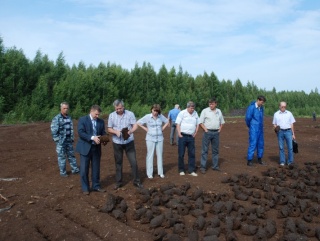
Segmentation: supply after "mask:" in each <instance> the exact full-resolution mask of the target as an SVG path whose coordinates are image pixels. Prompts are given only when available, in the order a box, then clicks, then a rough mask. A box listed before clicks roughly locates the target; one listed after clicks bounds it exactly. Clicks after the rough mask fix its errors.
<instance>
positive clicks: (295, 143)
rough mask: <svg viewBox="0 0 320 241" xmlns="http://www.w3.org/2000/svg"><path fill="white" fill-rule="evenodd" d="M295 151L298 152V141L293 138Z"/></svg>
mask: <svg viewBox="0 0 320 241" xmlns="http://www.w3.org/2000/svg"><path fill="white" fill-rule="evenodd" d="M292 147H293V153H298V152H299V150H298V143H297V141H296V140H292Z"/></svg>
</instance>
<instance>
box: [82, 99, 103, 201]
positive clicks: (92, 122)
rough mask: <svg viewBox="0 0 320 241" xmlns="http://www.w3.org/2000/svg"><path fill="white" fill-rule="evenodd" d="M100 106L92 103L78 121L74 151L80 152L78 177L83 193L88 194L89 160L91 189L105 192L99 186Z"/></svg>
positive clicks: (101, 126) (101, 130)
mask: <svg viewBox="0 0 320 241" xmlns="http://www.w3.org/2000/svg"><path fill="white" fill-rule="evenodd" d="M100 113H101V108H100V106H98V105H93V106H92V107H91V109H90V114H89V115H86V116H83V117H81V118H80V119H79V122H78V134H79V140H78V143H77V147H76V151H77V152H79V153H80V178H81V188H82V192H83V194H85V195H89V191H90V188H89V187H90V184H89V178H88V176H89V164H90V161H91V179H92V190H93V191H96V192H105V190H104V189H102V188H101V187H100V159H101V143H100V139H99V136H102V135H105V134H106V131H105V125H104V121H103V120H102V119H100V118H99V115H100Z"/></svg>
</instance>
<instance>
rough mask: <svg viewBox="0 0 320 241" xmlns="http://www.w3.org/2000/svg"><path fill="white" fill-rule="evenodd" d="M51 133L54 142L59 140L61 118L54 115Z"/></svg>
mask: <svg viewBox="0 0 320 241" xmlns="http://www.w3.org/2000/svg"><path fill="white" fill-rule="evenodd" d="M50 128H51V135H52V139H53V141H54V142H56V143H57V142H58V141H59V139H60V138H59V119H58V118H57V117H54V118H53V119H52V122H51V126H50Z"/></svg>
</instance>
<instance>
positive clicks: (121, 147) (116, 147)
mask: <svg viewBox="0 0 320 241" xmlns="http://www.w3.org/2000/svg"><path fill="white" fill-rule="evenodd" d="M124 151H125V152H126V156H127V158H128V160H129V163H130V166H131V172H132V176H133V183H135V184H137V183H140V177H139V172H138V164H137V158H136V148H135V146H134V141H131V142H129V143H127V144H116V143H113V152H114V160H115V164H116V184H117V185H122V166H123V165H122V164H123V152H124Z"/></svg>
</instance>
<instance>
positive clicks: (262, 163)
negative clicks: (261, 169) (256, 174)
mask: <svg viewBox="0 0 320 241" xmlns="http://www.w3.org/2000/svg"><path fill="white" fill-rule="evenodd" d="M258 163H259V164H260V165H262V166H266V165H267V164H266V163H265V162H264V161H262V160H261V159H260V158H259V159H258Z"/></svg>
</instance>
